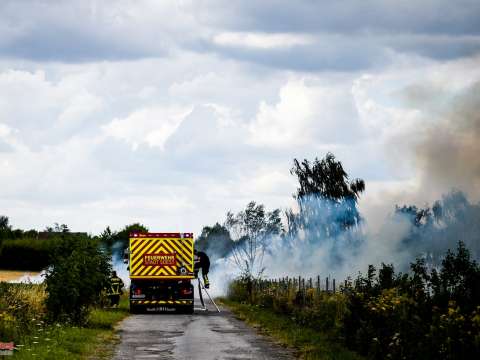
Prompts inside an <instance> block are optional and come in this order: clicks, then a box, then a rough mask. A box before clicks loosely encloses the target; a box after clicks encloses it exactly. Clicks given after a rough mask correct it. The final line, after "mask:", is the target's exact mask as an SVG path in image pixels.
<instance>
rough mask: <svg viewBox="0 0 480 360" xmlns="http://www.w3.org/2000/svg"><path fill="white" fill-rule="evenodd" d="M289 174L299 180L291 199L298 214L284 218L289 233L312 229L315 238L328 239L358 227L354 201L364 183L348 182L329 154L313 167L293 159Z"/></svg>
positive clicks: (341, 169)
mask: <svg viewBox="0 0 480 360" xmlns="http://www.w3.org/2000/svg"><path fill="white" fill-rule="evenodd" d="M290 173H291V174H292V175H295V176H296V177H297V179H298V183H299V187H298V188H297V192H296V194H295V195H294V198H295V199H297V203H298V205H299V208H300V213H299V214H294V213H293V212H291V211H290V212H287V214H286V216H287V221H288V227H289V230H290V231H292V232H294V233H295V232H297V231H298V230H299V229H312V228H314V230H315V232H318V234H317V236H327V237H329V236H336V235H338V234H339V233H340V232H342V231H344V230H346V229H349V228H351V227H353V226H356V225H358V224H359V223H360V221H361V217H360V213H359V211H358V209H357V201H358V198H359V197H360V194H361V193H362V192H363V191H364V190H365V182H364V181H363V180H361V179H354V180H352V181H349V177H348V174H347V173H346V172H345V170H344V169H343V166H342V163H341V162H340V161H337V160H336V159H335V156H334V155H333V154H332V153H327V155H326V156H325V158H324V159H322V160H318V158H315V160H314V162H313V163H310V162H309V161H308V160H307V159H305V160H303V161H302V162H301V163H300V162H299V161H298V160H297V159H294V160H293V167H292V169H291V170H290Z"/></svg>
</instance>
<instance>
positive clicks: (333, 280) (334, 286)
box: [333, 278, 336, 294]
mask: <svg viewBox="0 0 480 360" xmlns="http://www.w3.org/2000/svg"><path fill="white" fill-rule="evenodd" d="M335 290H336V289H335V278H334V279H333V293H334V294H335Z"/></svg>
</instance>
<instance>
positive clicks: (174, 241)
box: [127, 232, 195, 313]
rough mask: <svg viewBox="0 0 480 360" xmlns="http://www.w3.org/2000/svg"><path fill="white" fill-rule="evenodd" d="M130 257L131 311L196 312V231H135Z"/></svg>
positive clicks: (130, 242)
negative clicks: (194, 307)
mask: <svg viewBox="0 0 480 360" xmlns="http://www.w3.org/2000/svg"><path fill="white" fill-rule="evenodd" d="M127 256H128V263H129V266H128V268H129V273H130V312H131V313H139V312H145V311H177V312H183V313H193V285H192V280H193V279H194V278H195V274H194V261H193V234H192V233H139V232H134V233H131V234H130V241H129V251H128V255H127Z"/></svg>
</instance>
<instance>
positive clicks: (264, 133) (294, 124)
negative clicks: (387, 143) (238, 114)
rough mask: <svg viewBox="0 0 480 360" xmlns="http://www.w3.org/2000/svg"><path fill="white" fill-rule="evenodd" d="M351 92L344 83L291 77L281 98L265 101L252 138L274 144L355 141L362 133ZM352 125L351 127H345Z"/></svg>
mask: <svg viewBox="0 0 480 360" xmlns="http://www.w3.org/2000/svg"><path fill="white" fill-rule="evenodd" d="M357 119H358V117H357V115H356V112H355V109H354V105H353V98H352V96H351V93H350V91H349V89H348V87H346V86H345V85H344V84H342V83H341V82H339V83H337V85H336V86H325V85H318V84H307V83H306V80H305V79H303V78H299V79H291V80H289V81H288V82H287V83H286V84H285V85H284V86H282V88H281V89H280V91H279V101H278V102H277V103H276V104H274V105H270V104H268V103H266V102H264V101H263V102H261V103H260V106H259V109H258V112H257V114H256V117H255V119H254V121H253V122H252V123H251V124H250V128H249V130H250V135H251V137H250V142H251V143H252V144H254V145H259V146H267V147H273V148H282V147H285V146H286V147H292V146H299V145H305V144H309V143H312V142H314V141H320V142H323V143H326V144H328V143H335V144H338V143H343V142H346V141H349V142H355V141H357V137H358V136H359V126H358V123H357ZM344 127H345V128H346V127H348V129H349V131H342V129H343V128H344Z"/></svg>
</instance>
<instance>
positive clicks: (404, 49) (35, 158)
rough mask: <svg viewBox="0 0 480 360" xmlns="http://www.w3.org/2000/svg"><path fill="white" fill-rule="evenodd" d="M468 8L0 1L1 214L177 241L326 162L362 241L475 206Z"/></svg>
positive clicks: (476, 45)
mask: <svg viewBox="0 0 480 360" xmlns="http://www.w3.org/2000/svg"><path fill="white" fill-rule="evenodd" d="M479 19H480V2H478V1H467V0H460V1H446V0H445V1H444V0H437V1H432V0H426V1H421V2H419V1H413V0H406V1H401V2H400V1H396V2H390V1H380V0H378V1H377V0H366V1H311V0H298V1H286V0H285V1H281V0H279V1H269V0H266V1H261V2H258V1H235V0H230V1H215V0H211V1H210V0H196V1H194V0H192V1H188V0H184V1H168V0H164V1H154V0H131V1H129V0H120V1H93V0H71V1H61V0H58V1H53V0H38V1H33V0H32V1H28V0H22V1H18V0H12V1H10V0H2V1H1V2H0V166H1V172H0V174H1V175H0V214H4V215H7V216H9V218H10V222H11V224H12V225H13V226H14V227H16V228H17V227H18V228H23V229H30V228H35V229H38V230H42V229H44V228H45V227H46V226H51V225H52V224H53V223H55V222H58V223H65V224H67V225H68V226H69V227H70V228H71V229H72V230H73V231H87V232H90V233H92V234H98V233H100V232H101V231H102V230H103V229H105V227H106V226H110V227H111V228H112V229H120V228H121V227H123V226H124V225H126V224H130V223H133V222H141V223H143V224H145V225H147V226H148V227H149V228H150V230H151V231H182V232H183V231H193V232H195V233H197V234H198V233H199V232H200V231H201V229H202V227H203V226H204V225H212V224H214V223H215V222H217V221H218V222H222V221H223V220H224V219H225V214H226V212H227V211H229V210H232V211H234V212H236V211H239V210H241V209H242V208H245V206H246V204H247V203H248V202H249V201H251V200H255V201H257V202H260V203H263V204H265V205H266V207H267V209H273V208H282V209H285V208H288V207H291V206H292V205H293V203H294V200H293V198H292V194H293V193H295V190H296V179H295V178H294V177H293V176H292V175H291V174H290V173H289V169H290V168H291V167H292V163H293V159H294V158H298V159H304V158H307V159H310V160H313V159H314V158H315V157H319V158H322V157H324V156H325V154H326V153H327V152H328V151H330V152H332V153H334V154H335V156H336V157H337V159H339V160H340V161H341V162H342V163H343V165H344V167H345V169H346V170H347V172H348V173H349V174H350V176H351V177H352V178H362V179H364V180H365V182H366V191H365V193H364V195H363V196H362V198H361V200H360V208H361V211H362V213H363V214H364V216H365V217H366V218H367V219H370V223H371V224H372V226H375V224H376V223H378V221H376V220H377V219H378V218H379V217H382V216H384V215H385V214H386V213H388V212H389V211H392V209H393V207H394V205H395V204H404V203H415V204H418V205H420V206H421V205H424V204H427V203H431V202H432V201H434V200H436V199H438V198H439V197H440V196H441V195H442V194H444V193H446V192H448V191H450V190H451V189H454V188H455V189H459V190H462V191H464V192H465V193H466V194H467V195H468V196H469V197H470V198H471V199H473V200H475V201H478V200H479V199H480V159H479V157H478V154H479V153H480V146H479V145H478V144H477V139H478V137H477V135H480V117H479V111H478V104H479V103H480V66H479V65H480V21H478V20H479Z"/></svg>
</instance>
